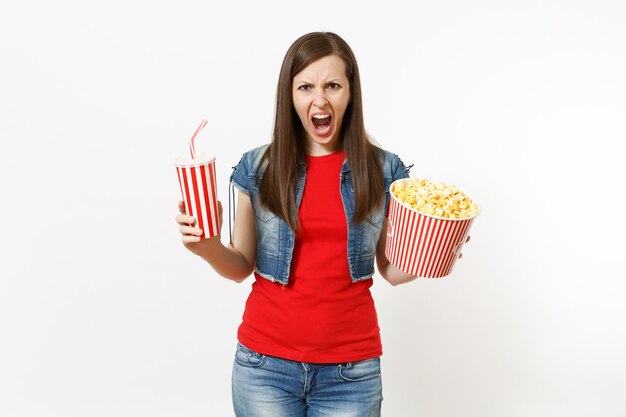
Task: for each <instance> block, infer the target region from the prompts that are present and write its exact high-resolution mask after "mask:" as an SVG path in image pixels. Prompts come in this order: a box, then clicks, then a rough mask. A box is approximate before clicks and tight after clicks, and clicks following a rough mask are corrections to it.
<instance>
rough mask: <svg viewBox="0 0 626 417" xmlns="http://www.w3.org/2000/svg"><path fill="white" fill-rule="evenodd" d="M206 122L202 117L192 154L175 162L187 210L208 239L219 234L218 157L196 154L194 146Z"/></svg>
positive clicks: (203, 235) (191, 147)
mask: <svg viewBox="0 0 626 417" xmlns="http://www.w3.org/2000/svg"><path fill="white" fill-rule="evenodd" d="M206 123H207V122H206V120H203V122H202V123H201V124H200V126H199V127H198V129H196V132H195V133H194V135H193V136H192V138H191V141H190V143H189V149H190V152H191V155H190V156H191V157H190V158H186V157H181V158H178V159H177V160H175V161H174V165H175V166H176V172H177V173H178V183H179V184H180V192H181V195H182V197H183V202H184V203H185V213H186V214H187V215H189V216H194V217H195V218H196V222H197V223H196V227H198V228H200V229H202V231H203V234H202V238H205V239H206V238H210V237H213V236H216V235H218V234H219V233H220V230H219V222H218V210H217V180H216V176H215V156H213V155H211V154H206V153H204V154H199V155H196V152H195V147H194V139H195V137H196V136H197V134H198V133H199V132H200V130H202V128H203V127H204V126H205V125H206Z"/></svg>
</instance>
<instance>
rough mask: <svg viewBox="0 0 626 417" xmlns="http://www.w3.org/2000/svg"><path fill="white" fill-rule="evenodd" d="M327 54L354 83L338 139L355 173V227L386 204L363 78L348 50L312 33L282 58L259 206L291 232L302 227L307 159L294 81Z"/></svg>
mask: <svg viewBox="0 0 626 417" xmlns="http://www.w3.org/2000/svg"><path fill="white" fill-rule="evenodd" d="M329 55H336V56H338V57H339V58H341V59H342V60H343V62H344V64H345V67H346V76H347V78H348V80H349V83H350V103H349V104H348V107H347V108H346V111H345V113H344V116H343V122H342V126H341V131H340V132H339V138H340V141H341V143H342V145H343V149H344V151H345V153H346V159H347V161H348V166H349V167H350V171H351V173H352V187H353V190H354V200H355V201H354V206H355V209H354V215H353V217H352V222H353V223H360V222H362V221H364V220H365V219H366V218H367V215H368V214H369V213H370V212H371V211H372V210H373V209H375V208H377V207H379V205H380V204H381V203H382V197H383V194H384V179H383V173H382V168H381V165H380V159H379V152H380V149H379V148H377V147H375V146H374V145H373V144H372V143H371V142H370V141H369V138H368V136H367V133H366V132H365V125H364V123H363V104H362V98H361V79H360V77H359V69H358V66H357V63H356V59H355V57H354V54H353V52H352V50H351V49H350V46H348V44H347V43H346V41H344V40H343V39H342V38H340V37H339V36H338V35H336V34H334V33H331V32H313V33H309V34H306V35H304V36H301V37H300V38H298V39H297V40H296V41H295V42H294V43H293V44H292V45H291V47H290V48H289V50H288V51H287V53H286V54H285V58H284V59H283V64H282V67H281V69H280V76H279V77H278V87H277V90H276V114H275V120H274V134H273V137H272V143H271V144H270V146H269V147H268V149H267V151H266V153H265V155H264V158H265V159H266V160H267V168H266V169H265V173H264V175H263V178H262V180H261V187H260V198H261V203H262V204H264V205H265V206H266V207H267V208H268V209H269V210H271V211H272V212H273V213H275V214H276V215H277V216H279V217H280V218H282V219H283V220H284V221H285V222H287V224H288V225H289V227H290V228H291V229H292V230H296V228H297V224H298V221H297V219H298V215H297V207H296V201H295V189H296V182H297V181H298V169H299V163H300V162H303V161H304V159H305V133H304V128H303V126H302V123H301V122H300V119H299V118H298V115H297V113H296V110H295V108H294V104H293V95H292V94H293V93H292V83H293V77H294V76H295V75H296V74H298V73H299V72H300V71H302V70H303V69H304V68H305V67H307V66H308V65H309V64H311V63H313V62H314V61H317V60H318V59H320V58H324V57H326V56H329Z"/></svg>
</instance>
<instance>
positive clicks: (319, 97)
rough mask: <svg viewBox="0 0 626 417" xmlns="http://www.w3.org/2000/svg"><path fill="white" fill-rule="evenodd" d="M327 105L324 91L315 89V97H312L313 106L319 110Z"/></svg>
mask: <svg viewBox="0 0 626 417" xmlns="http://www.w3.org/2000/svg"><path fill="white" fill-rule="evenodd" d="M327 103H328V99H327V98H326V91H324V89H323V88H317V89H315V95H314V96H313V104H314V105H315V106H316V107H319V108H320V109H321V108H322V107H324V106H325V105H326V104H327Z"/></svg>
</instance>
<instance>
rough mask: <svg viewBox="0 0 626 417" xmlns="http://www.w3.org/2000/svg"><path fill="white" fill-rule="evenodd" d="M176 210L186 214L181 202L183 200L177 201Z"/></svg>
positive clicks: (183, 204)
mask: <svg viewBox="0 0 626 417" xmlns="http://www.w3.org/2000/svg"><path fill="white" fill-rule="evenodd" d="M178 211H180V212H181V214H187V213H186V212H185V203H184V202H183V200H180V201H179V202H178Z"/></svg>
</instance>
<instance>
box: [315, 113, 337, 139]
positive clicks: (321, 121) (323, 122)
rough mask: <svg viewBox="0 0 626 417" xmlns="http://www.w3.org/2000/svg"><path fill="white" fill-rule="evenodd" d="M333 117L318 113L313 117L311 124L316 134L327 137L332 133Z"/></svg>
mask: <svg viewBox="0 0 626 417" xmlns="http://www.w3.org/2000/svg"><path fill="white" fill-rule="evenodd" d="M332 120H333V116H331V115H330V114H328V113H316V114H314V115H313V116H311V122H312V123H313V128H314V129H315V133H316V134H317V135H319V136H327V135H328V134H329V133H330V130H331V129H330V127H331V121H332Z"/></svg>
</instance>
